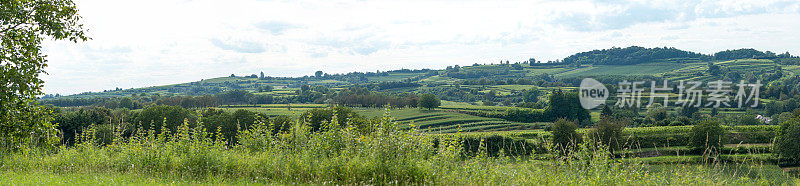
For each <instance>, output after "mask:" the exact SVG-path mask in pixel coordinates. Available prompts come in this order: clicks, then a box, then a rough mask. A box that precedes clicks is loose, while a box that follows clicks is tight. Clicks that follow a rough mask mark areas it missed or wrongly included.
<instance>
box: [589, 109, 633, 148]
mask: <svg viewBox="0 0 800 186" xmlns="http://www.w3.org/2000/svg"><path fill="white" fill-rule="evenodd" d="M629 123H630V122H629V120H623V119H614V118H611V117H603V118H602V119H600V121H598V122H597V124H596V125H595V126H594V128H592V131H591V132H590V136H591V137H592V139H593V140H594V141H595V142H598V143H600V144H603V145H605V146H607V147H608V149H609V151H610V152H611V154H614V151H615V150H619V149H620V148H621V147H622V144H621V143H622V131H623V130H625V126H626V125H628V124H629Z"/></svg>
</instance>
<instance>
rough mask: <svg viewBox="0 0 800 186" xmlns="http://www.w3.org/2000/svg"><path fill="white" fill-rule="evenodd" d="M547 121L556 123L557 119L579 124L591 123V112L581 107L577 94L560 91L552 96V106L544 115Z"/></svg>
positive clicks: (548, 107) (549, 106) (554, 92)
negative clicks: (573, 121)
mask: <svg viewBox="0 0 800 186" xmlns="http://www.w3.org/2000/svg"><path fill="white" fill-rule="evenodd" d="M544 114H545V115H546V116H547V117H549V118H547V120H546V121H555V120H556V119H557V118H566V119H570V120H577V121H578V123H579V124H584V123H586V122H588V121H589V119H590V118H591V116H590V115H589V111H588V110H586V109H584V108H583V107H582V106H581V103H580V100H579V99H578V93H577V92H563V91H561V90H560V89H559V90H555V91H553V93H552V94H550V104H549V105H548V106H547V108H546V109H545V113H544Z"/></svg>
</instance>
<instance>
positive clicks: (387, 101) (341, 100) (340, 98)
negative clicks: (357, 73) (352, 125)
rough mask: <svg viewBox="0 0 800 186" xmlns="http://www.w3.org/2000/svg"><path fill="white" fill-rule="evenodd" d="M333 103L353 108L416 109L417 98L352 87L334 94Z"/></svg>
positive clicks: (413, 95)
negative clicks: (390, 107) (389, 106)
mask: <svg viewBox="0 0 800 186" xmlns="http://www.w3.org/2000/svg"><path fill="white" fill-rule="evenodd" d="M333 102H334V103H336V104H340V105H346V106H355V107H383V106H388V105H391V106H392V107H417V105H418V103H419V98H418V97H417V95H415V94H413V93H399V94H390V93H382V92H373V91H369V90H368V89H366V88H363V87H362V88H355V87H354V88H349V89H345V90H342V91H339V92H338V93H336V95H335V96H333Z"/></svg>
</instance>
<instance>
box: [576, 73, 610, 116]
mask: <svg viewBox="0 0 800 186" xmlns="http://www.w3.org/2000/svg"><path fill="white" fill-rule="evenodd" d="M578 91H579V92H578V95H579V97H580V101H581V106H582V107H583V108H584V109H593V108H597V106H600V105H602V104H603V103H605V102H606V99H608V94H609V92H608V89H607V88H606V86H605V85H603V83H600V82H599V81H597V80H595V79H592V78H585V79H583V81H581V87H580V89H579V90H578Z"/></svg>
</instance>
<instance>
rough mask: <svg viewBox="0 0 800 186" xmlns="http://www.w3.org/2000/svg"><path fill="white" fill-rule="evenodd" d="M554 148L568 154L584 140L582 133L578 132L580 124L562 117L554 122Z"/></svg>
mask: <svg viewBox="0 0 800 186" xmlns="http://www.w3.org/2000/svg"><path fill="white" fill-rule="evenodd" d="M552 130H553V131H552V133H553V134H552V137H551V139H552V142H553V144H552V145H553V147H552V148H553V150H556V151H560V152H561V153H562V155H564V154H567V153H568V152H570V151H572V150H573V149H575V147H577V145H578V144H580V143H581V142H583V139H582V138H581V135H580V134H578V132H577V131H576V130H578V125H577V124H575V122H572V121H569V120H567V119H564V118H561V119H558V121H556V122H555V123H553V128H552Z"/></svg>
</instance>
